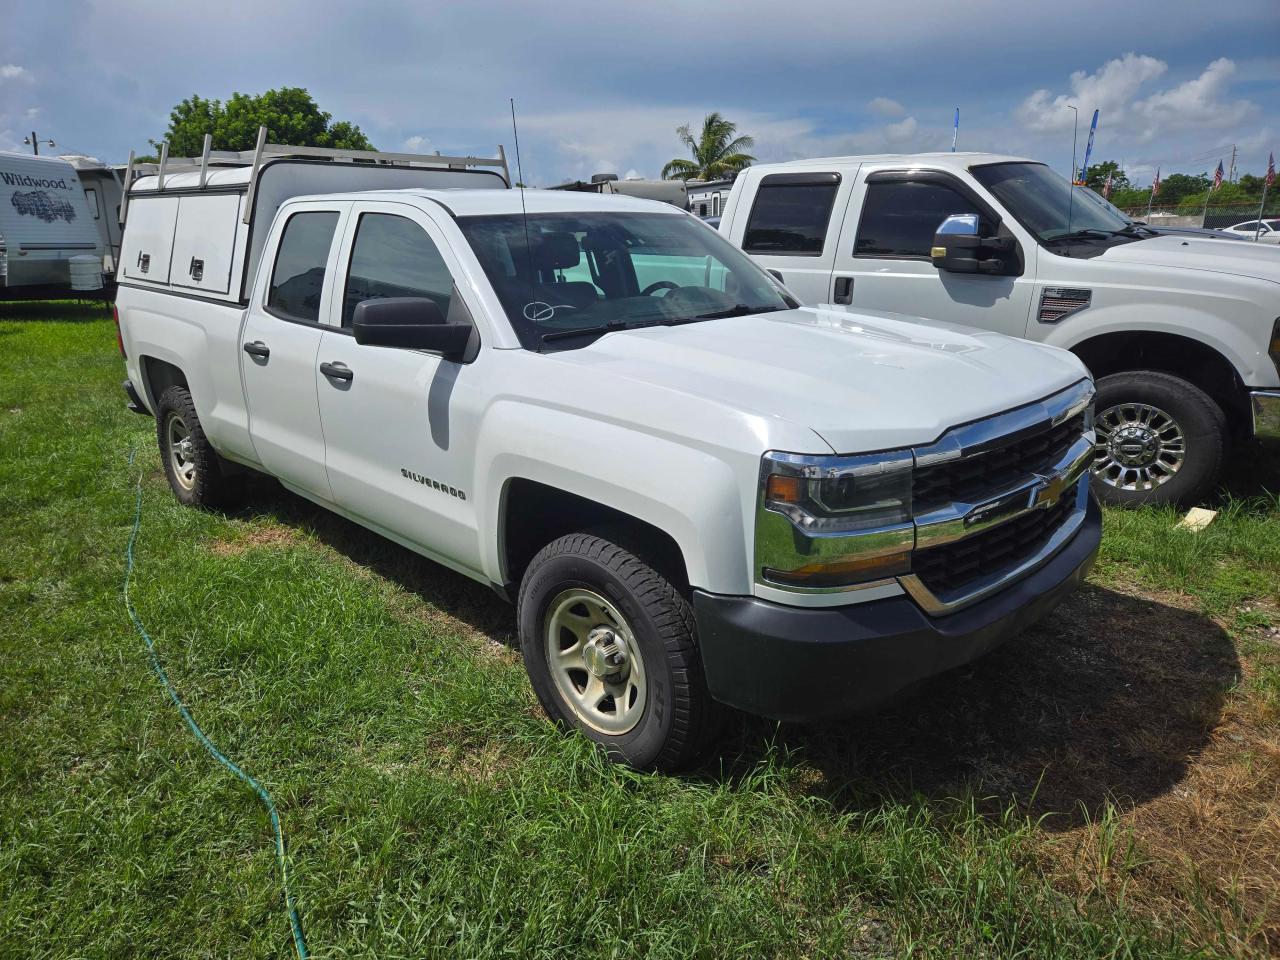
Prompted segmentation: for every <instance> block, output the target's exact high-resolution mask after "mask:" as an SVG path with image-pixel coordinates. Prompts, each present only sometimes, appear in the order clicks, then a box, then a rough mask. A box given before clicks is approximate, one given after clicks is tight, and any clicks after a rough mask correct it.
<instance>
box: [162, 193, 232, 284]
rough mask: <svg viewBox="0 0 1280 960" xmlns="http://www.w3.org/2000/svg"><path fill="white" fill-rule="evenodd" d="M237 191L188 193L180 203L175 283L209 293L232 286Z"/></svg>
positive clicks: (176, 239)
mask: <svg viewBox="0 0 1280 960" xmlns="http://www.w3.org/2000/svg"><path fill="white" fill-rule="evenodd" d="M243 200H244V196H243V195H242V194H238V193H231V194H227V193H222V194H218V193H215V194H210V195H208V196H187V197H183V198H182V202H181V203H180V204H179V205H178V229H177V232H176V233H175V234H174V243H173V267H172V270H171V274H172V283H173V285H174V286H175V287H190V288H191V289H193V290H202V291H205V292H207V293H226V292H227V290H228V289H230V287H231V258H232V256H233V254H234V251H235V245H236V244H235V241H236V228H237V227H238V226H239V223H240V204H241V203H242V202H243Z"/></svg>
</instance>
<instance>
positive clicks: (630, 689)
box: [517, 533, 720, 770]
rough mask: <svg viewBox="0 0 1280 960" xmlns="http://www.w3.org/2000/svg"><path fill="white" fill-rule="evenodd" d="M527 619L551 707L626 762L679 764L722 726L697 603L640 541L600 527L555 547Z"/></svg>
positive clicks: (548, 551) (532, 663) (533, 665)
mask: <svg viewBox="0 0 1280 960" xmlns="http://www.w3.org/2000/svg"><path fill="white" fill-rule="evenodd" d="M517 617H518V620H519V624H520V648H521V652H522V654H523V656H524V663H525V668H526V670H527V671H528V673H529V679H530V681H531V682H532V684H533V689H534V692H535V693H537V695H538V700H539V701H540V702H541V703H542V706H543V709H545V710H546V711H547V713H548V715H549V716H551V718H552V719H553V720H555V721H557V722H558V723H560V724H562V725H564V726H567V727H574V728H576V729H578V730H581V731H582V732H583V733H584V734H585V735H586V736H587V737H589V738H590V739H592V740H594V741H595V742H596V743H598V744H600V745H601V746H602V747H603V748H604V750H605V751H606V752H607V753H608V755H609V756H610V757H611V758H613V759H614V760H619V761H621V762H623V763H626V764H628V765H630V766H633V767H636V768H638V769H660V770H672V769H678V768H679V767H681V766H683V765H686V764H687V763H689V762H690V761H691V760H692V759H694V758H695V757H696V756H697V755H698V753H699V752H700V750H701V748H702V747H703V746H704V745H705V744H706V743H707V742H708V741H709V740H710V739H711V737H712V736H713V735H714V733H715V731H716V729H718V722H717V721H718V718H719V715H720V711H719V709H718V707H717V705H716V704H715V703H713V701H712V700H711V696H710V694H709V693H708V692H707V688H706V682H705V680H704V679H703V672H702V660H701V657H700V655H699V653H698V650H697V647H696V644H695V637H694V625H693V610H692V608H691V607H690V605H689V602H688V601H687V600H686V599H685V597H684V595H683V594H681V593H680V591H679V590H677V589H676V587H675V586H673V585H672V583H671V581H670V580H668V579H667V578H666V577H665V576H664V575H663V574H662V573H660V572H659V571H658V570H657V569H655V568H654V567H653V566H651V565H649V564H648V563H646V562H645V561H644V560H642V559H641V558H640V557H639V556H637V555H636V554H635V553H632V552H631V551H630V550H627V549H625V548H623V547H621V546H619V545H618V544H616V543H614V542H612V541H610V540H606V539H604V538H603V537H599V536H594V535H592V534H589V533H574V534H569V535H568V536H564V537H561V538H560V539H559V540H556V541H554V542H553V543H550V544H548V545H547V546H546V547H544V548H543V549H542V550H541V551H540V552H539V553H538V555H537V556H536V557H534V558H533V561H532V562H531V563H530V564H529V568H528V570H527V571H526V572H525V575H524V579H523V581H522V582H521V585H520V598H519V605H518V613H517Z"/></svg>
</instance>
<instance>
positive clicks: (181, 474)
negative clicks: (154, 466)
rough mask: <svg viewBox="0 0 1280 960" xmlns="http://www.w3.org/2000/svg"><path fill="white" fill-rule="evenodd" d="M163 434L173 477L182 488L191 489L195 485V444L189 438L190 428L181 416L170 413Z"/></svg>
mask: <svg viewBox="0 0 1280 960" xmlns="http://www.w3.org/2000/svg"><path fill="white" fill-rule="evenodd" d="M165 435H166V438H167V440H168V444H169V465H170V466H171V467H172V468H173V477H174V479H175V480H177V481H178V485H179V486H180V487H182V489H183V490H191V489H193V488H194V487H195V485H196V444H195V440H193V439H192V438H191V430H190V429H189V428H188V427H187V422H186V421H185V420H183V419H182V417H180V416H178V414H176V413H171V414H169V420H168V423H166V425H165Z"/></svg>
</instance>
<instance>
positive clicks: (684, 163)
mask: <svg viewBox="0 0 1280 960" xmlns="http://www.w3.org/2000/svg"><path fill="white" fill-rule="evenodd" d="M737 132H738V125H737V124H736V123H731V122H730V121H728V120H726V119H725V118H724V117H722V116H720V114H718V113H709V114H707V116H706V118H705V119H704V120H703V121H702V133H701V135H700V136H699V137H698V138H697V139H694V136H693V134H692V133H691V132H690V130H689V125H688V124H687V123H686V124H683V125H682V126H679V127H677V128H676V133H677V134H678V135H679V137H680V139H681V140H682V141H683V142H684V144H685V146H687V147H688V148H689V152H690V153H692V154H693V159H692V160H685V159H682V158H680V157H677V158H676V159H674V160H672V161H671V162H670V163H668V164H667V165H666V166H665V167H663V168H662V179H664V180H719V179H720V178H722V177H732V176H734V175H735V174H736V173H737V172H738V171H739V170H741V169H742V168H743V167H749V166H751V163H752V161H754V160H755V157H753V156H751V154H749V153H744V152H743V151H744V150H747V149H749V148H750V147H752V146H753V145H754V144H755V139H754V138H752V137H746V136H742V137H735V136H734V134H735V133H737Z"/></svg>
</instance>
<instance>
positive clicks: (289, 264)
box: [240, 204, 343, 500]
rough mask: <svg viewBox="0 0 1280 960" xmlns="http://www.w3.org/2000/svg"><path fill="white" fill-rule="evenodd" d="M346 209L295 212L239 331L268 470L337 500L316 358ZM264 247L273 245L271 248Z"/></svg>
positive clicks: (256, 441) (257, 442) (253, 429)
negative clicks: (327, 460)
mask: <svg viewBox="0 0 1280 960" xmlns="http://www.w3.org/2000/svg"><path fill="white" fill-rule="evenodd" d="M342 214H343V211H342V210H340V209H334V205H333V204H329V205H325V206H320V205H315V204H298V205H297V206H296V207H295V208H293V209H291V210H290V213H289V214H288V217H287V219H286V220H285V222H284V226H283V227H282V228H281V227H277V228H276V229H277V230H282V231H283V237H282V239H281V240H280V243H279V247H278V251H279V252H278V255H277V256H276V261H275V264H274V266H273V270H272V274H271V277H270V278H269V281H268V282H266V283H262V284H260V285H259V288H258V289H257V290H256V291H255V295H254V299H253V301H252V304H251V306H250V307H249V312H248V316H247V317H246V318H245V323H244V330H243V333H242V335H241V350H240V358H241V359H240V369H241V370H242V371H243V376H244V390H245V400H246V402H247V404H248V407H249V436H250V439H251V440H252V442H253V449H254V452H255V453H256V454H257V457H258V459H259V461H261V463H262V465H263V466H264V467H265V468H266V469H267V471H268V472H269V473H271V474H272V475H274V476H276V477H278V478H279V479H281V480H282V481H284V482H285V483H288V484H291V485H293V486H295V487H299V488H301V489H303V490H305V491H307V492H308V493H309V494H311V495H312V496H315V497H319V498H320V499H322V500H332V499H333V493H332V491H331V490H330V488H329V481H328V476H327V474H326V472H325V462H324V461H325V444H324V433H323V432H322V430H321V427H320V410H319V404H318V401H317V397H316V394H317V387H318V385H317V382H316V381H317V378H318V377H319V375H320V374H319V372H318V370H317V364H318V361H317V359H316V357H317V353H318V351H319V348H320V342H321V339H322V337H323V336H324V332H325V331H324V327H323V326H321V325H320V323H319V322H318V320H319V318H320V317H321V316H326V315H327V312H328V309H329V306H330V301H331V300H332V297H333V294H332V286H333V284H332V283H331V282H330V281H331V278H332V276H333V273H334V271H335V267H336V262H337V261H336V258H337V249H338V245H337V244H336V243H335V242H334V239H335V238H336V237H338V236H340V235H341V233H340V230H341V225H342ZM267 249H276V248H275V247H274V246H268V247H267Z"/></svg>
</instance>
